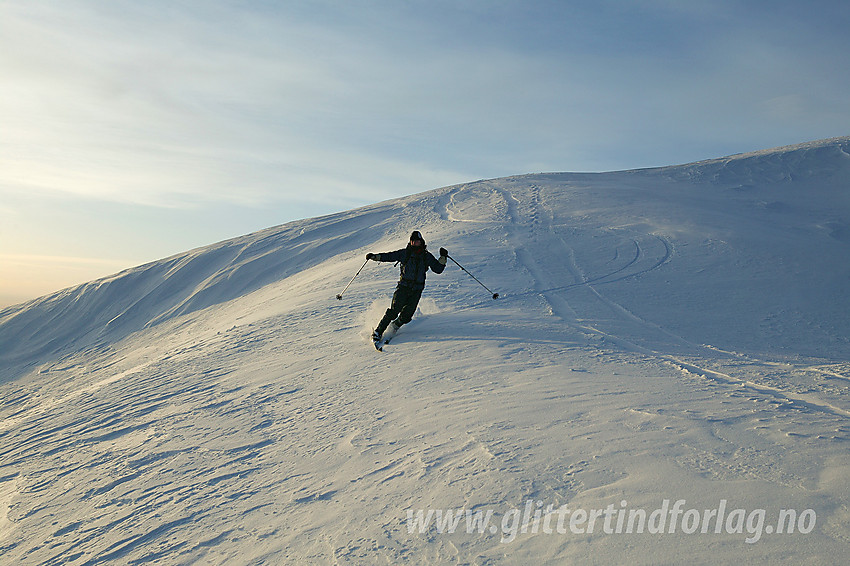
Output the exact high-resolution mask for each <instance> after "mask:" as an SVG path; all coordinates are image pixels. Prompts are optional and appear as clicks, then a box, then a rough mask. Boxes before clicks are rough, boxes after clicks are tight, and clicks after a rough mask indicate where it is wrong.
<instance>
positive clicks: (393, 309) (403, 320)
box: [375, 285, 422, 335]
mask: <svg viewBox="0 0 850 566" xmlns="http://www.w3.org/2000/svg"><path fill="white" fill-rule="evenodd" d="M421 297H422V288H421V287H419V288H417V287H412V286H409V285H399V286H398V287H397V288H396V290H395V293H393V302H392V303H391V304H390V308H388V309H387V312H386V314H385V315H384V318H382V319H381V322H380V323H379V324H378V327H377V328H376V329H375V332H377V333H378V334H381V335H383V334H384V331H385V330H386V329H387V326H389V325H390V323H391V322H392V321H393V320H395V321H396V324H398V325H399V326H401V325H402V324H407V323H408V322H410V321H411V319H413V313H415V312H416V306H417V305H418V304H419V299H420V298H421ZM396 317H398V318H396Z"/></svg>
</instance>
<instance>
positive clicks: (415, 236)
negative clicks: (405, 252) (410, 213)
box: [410, 230, 425, 246]
mask: <svg viewBox="0 0 850 566" xmlns="http://www.w3.org/2000/svg"><path fill="white" fill-rule="evenodd" d="M413 240H419V241H420V242H422V245H423V246H424V245H425V238H423V237H422V234H420V233H419V230H414V231H413V233H411V234H410V241H411V242H412V241H413Z"/></svg>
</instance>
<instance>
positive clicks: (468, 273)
mask: <svg viewBox="0 0 850 566" xmlns="http://www.w3.org/2000/svg"><path fill="white" fill-rule="evenodd" d="M446 257H447V258H449V259H450V260H452V261H454V262H455V265H457V266H458V267H459V268H461V269H463V270H464V271H465V272H466V274H467V275H469V276H470V277H472V278H473V279H475V280H476V281H478V278H477V277H476V276H474V275H473V274H471V273H470V272H468V271H466V268H465V267H464V266H462V265H461V264H459V263H458V262H457V261H455V258H453V257H452V256H450V255H449V256H446ZM478 284H479V285H481V286H482V287H484V288H485V289H487V291H489V292H490V293H493V291H490V289H489V288H488V287H487V285H485V284H484V283H482V282H481V281H478ZM498 298H499V293H493V299H498Z"/></svg>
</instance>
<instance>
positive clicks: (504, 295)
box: [0, 138, 850, 564]
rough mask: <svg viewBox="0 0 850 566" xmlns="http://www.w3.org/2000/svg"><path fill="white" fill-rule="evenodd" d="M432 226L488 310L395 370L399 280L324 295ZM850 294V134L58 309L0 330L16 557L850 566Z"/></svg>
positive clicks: (441, 213) (183, 267) (538, 177)
mask: <svg viewBox="0 0 850 566" xmlns="http://www.w3.org/2000/svg"><path fill="white" fill-rule="evenodd" d="M414 229H418V230H421V231H422V232H423V234H424V236H425V238H426V239H427V240H428V242H429V245H430V246H431V247H432V248H436V247H438V246H444V247H447V248H448V249H449V250H450V252H451V254H452V256H453V257H455V258H457V259H458V260H459V261H460V262H461V263H463V264H464V266H465V267H467V268H468V269H470V270H471V271H472V272H473V273H475V274H476V275H477V276H479V277H480V278H481V279H482V280H483V281H484V282H486V283H487V285H488V286H490V287H491V288H492V289H493V290H494V291H497V292H499V293H500V295H501V298H499V299H498V300H496V301H494V300H492V299H491V297H490V295H489V294H488V293H487V292H486V291H484V290H483V289H482V288H481V287H479V286H478V285H477V284H476V283H475V282H474V281H472V280H470V279H469V278H468V277H467V275H466V274H464V273H462V272H461V271H460V270H458V269H456V268H454V269H452V268H451V265H450V268H449V269H447V270H446V272H445V273H443V274H442V275H439V276H437V275H433V274H432V275H431V276H430V277H429V281H428V287H427V289H426V291H425V296H424V299H423V302H422V305H421V312H419V313H418V315H417V317H416V318H415V319H414V322H413V323H411V324H410V325H409V326H407V327H405V328H404V329H403V330H402V331H401V332H400V333H399V335H398V336H397V337H396V338H395V339H394V340H393V343H392V344H391V345H389V346H387V347H386V349H385V352H383V353H377V352H375V351H374V349H373V348H371V345H370V344H369V343H368V341H367V340H366V337H367V335H368V333H369V331H370V329H371V327H373V326H374V324H375V323H376V322H377V319H378V318H379V316H380V312H381V310H382V309H383V308H385V306H386V304H387V302H388V300H389V296H390V294H391V292H392V289H393V285H394V280H395V278H396V277H397V273H396V270H394V269H392V268H391V266H389V265H385V264H380V265H379V264H369V265H367V267H366V268H365V269H364V270H363V272H362V274H361V275H360V277H358V279H357V280H356V281H355V282H354V284H353V285H352V286H351V287H350V288H349V290H348V291H347V293H346V295H345V297H344V299H343V300H342V301H337V300H336V299H335V298H334V297H335V294H336V293H337V292H339V290H341V288H342V287H343V286H344V285H345V283H346V282H347V281H348V280H349V278H350V277H351V275H353V273H354V272H355V271H356V270H357V268H358V267H359V266H360V265H361V264H362V262H363V256H364V254H365V253H366V252H369V251H375V252H378V251H389V250H392V249H397V248H399V247H401V246H402V245H403V244H404V240H405V238H406V236H407V234H409V233H410V232H411V231H412V230H414ZM849 295H850V138H838V139H832V140H824V141H819V142H813V143H808V144H802V145H798V146H791V147H785V148H777V149H773V150H766V151H761V152H755V153H750V154H743V155H736V156H731V157H726V158H722V159H714V160H709V161H704V162H700V163H694V164H688V165H682V166H675V167H665V168H656V169H646V170H637V171H623V172H613V173H601V174H576V173H552V174H535V175H522V176H517V177H510V178H504V179H495V180H487V181H479V182H474V183H469V184H465V185H459V186H453V187H445V188H441V189H437V190H433V191H429V192H426V193H422V194H419V195H414V196H410V197H405V198H402V199H396V200H392V201H388V202H384V203H380V204H376V205H372V206H368V207H365V208H362V209H358V210H353V211H349V212H345V213H341V214H335V215H331V216H326V217H322V218H317V219H309V220H303V221H298V222H293V223H289V224H286V225H283V226H280V227H276V228H270V229H268V230H264V231H261V232H257V233H254V234H249V235H246V236H243V237H241V238H235V239H233V240H228V241H225V242H221V243H218V244H214V245H211V246H208V247H204V248H199V249H196V250H192V251H189V252H186V253H184V254H180V255H177V256H174V257H171V258H167V259H164V260H161V261H158V262H153V263H150V264H147V265H143V266H140V267H137V268H134V269H130V270H127V271H125V272H122V273H119V274H117V275H115V276H113V277H109V278H105V279H101V280H98V281H93V282H91V283H88V284H85V285H81V286H78V287H74V288H70V289H66V290H63V291H61V292H58V293H55V294H52V295H49V296H46V297H43V298H40V299H37V300H34V301H30V302H28V303H25V304H22V305H17V306H14V307H10V308H6V309H4V310H3V311H0V416H2V419H3V420H2V422H0V553H2V556H3V559H2V560H4V561H5V560H9V561H11V562H10V563H12V562H14V563H26V564H50V563H56V562H62V563H65V564H99V563H110V562H116V563H136V562H147V561H156V560H160V561H162V562H164V563H185V562H192V561H202V562H204V563H221V564H234V563H244V564H247V563H268V564H277V563H286V562H292V563H296V562H299V563H305V562H316V563H398V562H402V561H405V560H408V561H412V562H419V563H422V562H434V563H438V562H452V563H497V562H498V563H517V564H521V563H522V564H524V563H528V562H529V561H531V560H535V561H544V562H545V561H550V562H552V563H565V562H571V561H578V560H586V559H589V558H592V559H593V560H594V561H597V562H601V561H607V562H621V561H623V560H624V559H626V557H628V559H629V560H630V562H635V563H638V564H658V563H677V562H679V561H681V560H684V559H685V557H687V558H688V560H691V561H696V562H697V563H700V562H702V563H718V562H724V561H731V560H735V559H740V558H741V557H746V558H747V560H748V561H750V562H763V563H769V562H776V561H779V560H791V561H803V560H805V561H807V562H809V563H823V564H831V563H835V561H836V560H838V556H839V553H840V552H843V548H845V547H846V541H847V536H848V532H850V531H848V526H850V522H848V521H850V513H848V512H847V509H848V508H850V505H848V503H849V502H848V499H847V495H846V494H847V493H848V487H850V486H848V483H850V480H848V478H850V474H848V467H847V464H848V462H847V459H848V450H847V447H848V440H850V423H848V418H850V403H848V401H847V393H848V386H849V385H850V317H848V316H847V315H848V310H847V309H848V304H850V303H848V299H850V296H849ZM665 500H666V501H668V503H667V504H665V503H664V501H665ZM677 501H682V503H681V504H680V506H679V507H678V509H679V511H678V514H677V515H674V511H672V509H673V508H674V507H675V503H676V502H677ZM721 501H722V502H725V503H722V504H721V503H720V502H721ZM665 505H666V507H665ZM567 508H569V509H570V510H571V511H577V510H586V511H587V512H586V513H585V514H584V515H582V514H581V513H574V514H573V515H568V514H566V512H565V510H566V509H567ZM668 508H669V510H670V512H669V513H668V512H667V511H668ZM721 508H722V509H723V512H722V513H721V511H720V510H721ZM727 508H728V511H727ZM661 509H664V510H665V513H664V514H662V513H660V512H659V513H656V514H655V515H654V516H655V517H656V519H657V518H658V517H661V516H664V517H666V519H667V522H666V523H665V525H664V528H662V529H660V531H661V532H659V529H657V528H656V529H655V532H651V531H650V527H652V526H655V527H658V524H655V525H652V524H651V522H650V521H644V523H643V524H641V523H640V522H639V521H640V518H641V516H642V514H641V513H640V512H639V511H646V513H644V514H645V515H646V516H647V517H650V516H653V515H652V512H653V511H658V510H661ZM452 510H453V511H455V512H456V513H455V514H449V511H452ZM606 510H607V516H608V522H607V523H606V522H605V517H606V514H605V513H604V511H606ZM690 510H694V511H695V513H688V511H690ZM735 510H741V513H736V512H735ZM759 510H763V511H764V512H763V513H759ZM789 510H792V511H793V512H794V517H793V521H791V519H789V516H790V511H789ZM420 511H421V513H419V514H418V515H417V512H420ZM595 511H599V512H598V513H595ZM697 511H698V513H696V512H697ZM709 511H714V513H713V514H712V513H709ZM630 512H631V514H630ZM783 512H786V513H785V514H783ZM429 513H430V514H429ZM487 513H490V515H491V519H490V521H489V523H486V524H484V523H481V522H479V523H475V524H473V526H472V527H469V525H468V520H469V518H470V517H471V518H472V519H476V517H477V518H483V517H485V516H486V515H487ZM724 513H725V516H726V517H731V519H728V520H724V518H723V516H724ZM594 514H595V519H593V520H591V519H590V518H591V517H593V516H594ZM461 516H462V517H463V521H460V522H455V523H452V518H453V517H461ZM417 517H418V519H417ZM428 517H430V518H431V519H429V520H428V521H426V518H428ZM446 517H448V519H446ZM582 517H583V520H581V519H582ZM683 517H684V518H688V519H687V521H691V522H690V523H689V522H687V521H685V520H683ZM695 517H696V519H695ZM712 517H713V522H711V521H712ZM718 517H720V518H718ZM739 517H741V520H740V521H739ZM779 517H781V519H779ZM514 519H516V520H514ZM558 519H561V523H560V524H559V523H558ZM570 519H574V520H575V522H576V523H577V524H576V525H575V527H576V528H574V529H573V528H572V523H570ZM476 520H477V519H476ZM482 520H483V519H482ZM697 520H699V521H700V522H698V523H697V524H694V523H693V521H697ZM417 521H418V522H417ZM535 521H536V522H535ZM676 521H679V522H678V523H677V522H676ZM780 521H782V522H781V525H780V523H779V522H780ZM792 522H793V524H794V529H793V530H794V532H793V533H790V534H789V533H788V530H789V524H790V523H792ZM691 527H693V530H692V531H691V532H688V531H689V530H690V529H691ZM639 529H640V532H638V530H639ZM450 531H451V532H450ZM547 531H548V532H547ZM562 531H563V532H562Z"/></svg>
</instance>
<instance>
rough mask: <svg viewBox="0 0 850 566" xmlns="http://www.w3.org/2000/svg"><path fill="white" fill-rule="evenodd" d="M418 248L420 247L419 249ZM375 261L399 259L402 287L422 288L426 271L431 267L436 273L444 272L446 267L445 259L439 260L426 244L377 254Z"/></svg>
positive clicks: (400, 283)
mask: <svg viewBox="0 0 850 566" xmlns="http://www.w3.org/2000/svg"><path fill="white" fill-rule="evenodd" d="M417 248H418V249H417ZM374 260H375V261H390V262H392V261H397V262H399V263H400V264H401V265H400V266H399V269H400V270H401V277H400V278H399V280H398V284H399V286H400V287H409V288H411V289H418V290H422V289H424V288H425V272H427V271H428V269H429V268H430V269H431V271H433V272H434V273H442V272H443V270H444V269H445V268H446V264H445V259H443V261H440V260H438V259H437V258H435V257H434V255H433V254H432V253H431V252H429V251H428V250H427V249H426V247H425V245H424V244H423V245H422V246H411V245H410V244H408V245H407V247H406V248H404V249H403V250H396V251H394V252H387V253H382V254H375V256H374Z"/></svg>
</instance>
